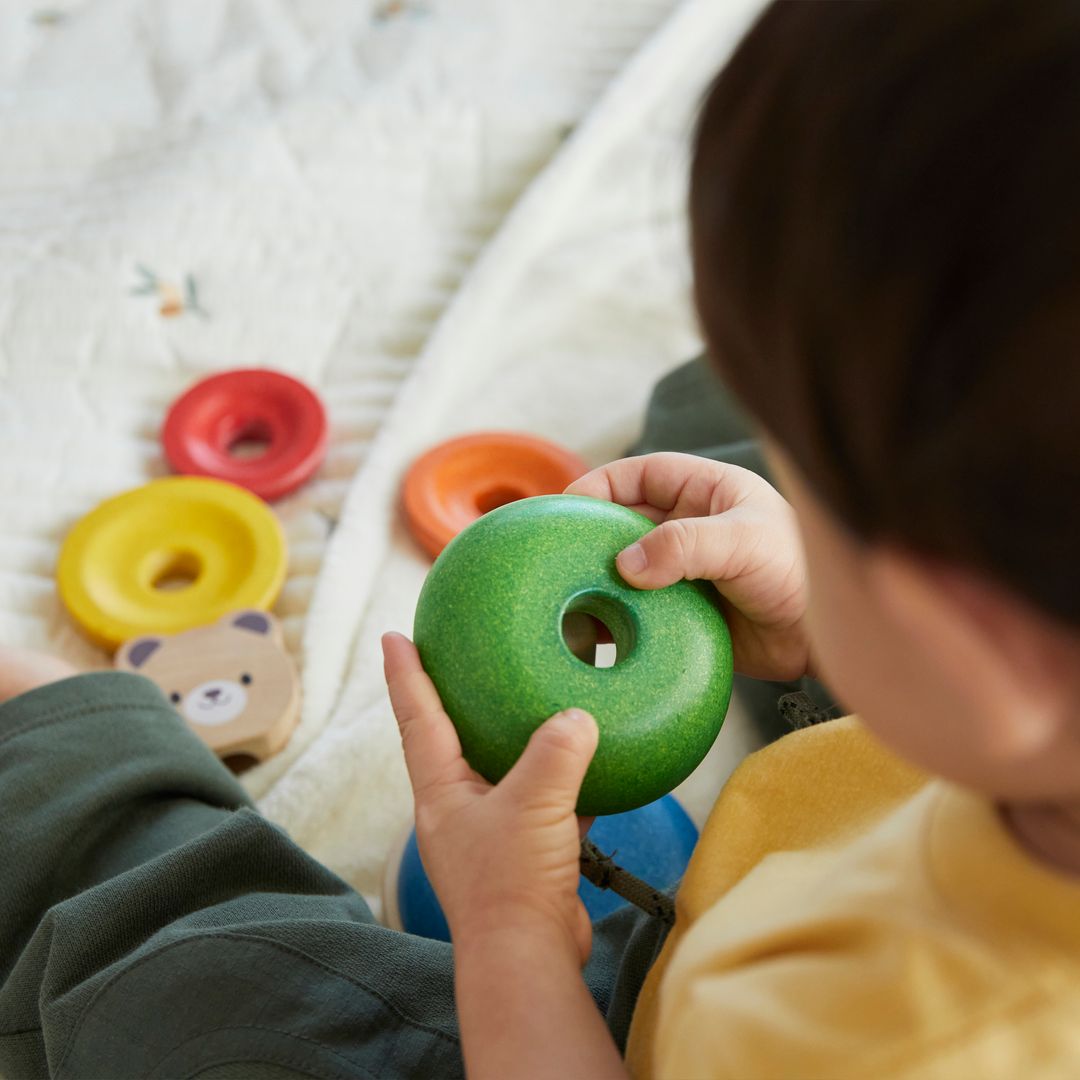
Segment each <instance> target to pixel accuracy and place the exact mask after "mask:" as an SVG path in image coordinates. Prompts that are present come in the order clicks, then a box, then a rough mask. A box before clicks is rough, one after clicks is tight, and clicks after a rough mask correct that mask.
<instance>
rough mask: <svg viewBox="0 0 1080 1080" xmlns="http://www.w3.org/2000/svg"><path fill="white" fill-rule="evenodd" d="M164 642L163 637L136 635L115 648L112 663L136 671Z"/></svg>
mask: <svg viewBox="0 0 1080 1080" xmlns="http://www.w3.org/2000/svg"><path fill="white" fill-rule="evenodd" d="M163 644H164V638H160V637H137V638H132V639H131V641H125V642H124V644H123V645H121V646H120V648H119V649H118V650H117V653H116V657H115V659H114V661H113V662H114V664H115V665H116V667H118V668H127V669H128V670H130V671H138V670H139V668H141V667H142V666H143V664H145V663H146V661H147V660H149V659H150V657H151V656H153V655H154V653H156V652H157V651H158V649H160V648H161V646H162V645H163Z"/></svg>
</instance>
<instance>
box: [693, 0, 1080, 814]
mask: <svg viewBox="0 0 1080 1080" xmlns="http://www.w3.org/2000/svg"><path fill="white" fill-rule="evenodd" d="M690 209H691V223H692V238H693V255H694V269H695V281H696V286H695V287H696V293H697V300H698V307H699V311H700V314H701V319H702V323H703V326H704V330H705V333H706V336H707V338H708V341H709V344H710V349H711V352H712V354H713V355H714V357H715V359H716V361H717V363H718V364H719V366H720V368H721V370H722V371H723V373H724V375H725V376H726V378H727V380H728V382H729V384H730V385H731V386H732V387H733V388H734V389H735V391H736V392H737V393H738V395H739V396H740V397H741V398H742V399H743V401H744V402H745V403H746V404H747V405H748V406H749V407H750V409H751V410H752V411H753V412H754V413H755V414H756V415H757V417H758V419H759V421H760V422H761V424H762V426H763V428H764V429H765V431H766V432H767V435H768V440H769V442H770V444H771V445H773V446H774V447H775V448H776V451H777V460H778V462H779V465H780V469H781V473H782V475H783V476H784V477H785V478H786V480H787V483H786V484H785V487H786V488H787V493H788V494H789V496H790V497H791V498H792V500H793V501H794V502H795V504H796V508H797V509H798V510H799V511H800V517H801V520H802V524H803V529H804V537H805V540H806V545H807V550H808V558H809V561H810V570H811V593H812V611H811V617H812V631H813V633H814V640H815V647H816V649H817V656H818V660H819V661H820V662H821V664H822V667H823V668H824V671H825V674H826V675H827V676H828V677H829V678H830V680H831V682H832V683H833V685H834V687H835V688H836V689H837V691H838V692H839V694H840V695H841V697H842V698H843V699H844V701H845V703H846V704H848V705H850V706H852V707H854V708H856V709H857V710H859V711H860V712H862V713H863V715H864V716H865V718H866V719H867V722H868V723H870V724H871V725H872V726H873V727H874V728H875V729H876V730H877V731H878V732H879V734H881V735H882V736H883V737H884V738H885V739H886V740H887V741H890V742H892V743H893V744H894V745H895V746H896V747H897V748H898V749H900V750H901V751H902V752H905V753H906V754H907V755H908V756H909V757H911V758H913V759H915V760H917V761H919V762H921V763H923V764H924V765H926V766H927V767H928V768H930V769H932V770H934V771H937V772H940V773H943V774H945V775H949V776H952V777H954V778H956V779H958V780H961V781H965V782H968V783H970V784H972V785H974V786H977V787H981V788H983V789H985V790H987V791H990V792H993V793H995V794H999V795H1002V796H1007V797H1017V798H1029V797H1058V796H1064V795H1067V794H1068V795H1074V794H1080V6H1078V5H1077V4H1075V3H1073V2H1066V0H1042V2H1040V3H1039V4H1031V5H1026V4H1017V3H1015V0H953V2H950V3H948V4H909V3H905V2H903V0H878V2H875V3H872V4H863V3H829V4H809V3H779V4H774V5H773V6H771V7H770V8H769V9H768V10H767V11H766V12H765V14H764V15H763V16H762V18H761V19H760V21H759V22H758V23H757V25H756V26H755V27H754V29H753V30H752V31H751V33H750V34H749V36H748V37H747V38H746V40H745V41H744V42H743V44H742V45H741V46H740V48H739V49H738V51H737V52H736V54H735V56H734V57H733V59H732V61H731V63H730V64H729V65H728V66H727V68H726V69H725V70H724V71H723V72H722V73H721V75H720V77H719V78H718V80H717V81H716V83H715V84H714V86H713V88H712V90H711V91H710V94H709V97H708V100H707V101H706V103H705V106H704V110H703V112H702V115H701V119H700V122H699V128H698V138H697V147H696V153H695V158H694V164H693V175H692V191H691V207H690Z"/></svg>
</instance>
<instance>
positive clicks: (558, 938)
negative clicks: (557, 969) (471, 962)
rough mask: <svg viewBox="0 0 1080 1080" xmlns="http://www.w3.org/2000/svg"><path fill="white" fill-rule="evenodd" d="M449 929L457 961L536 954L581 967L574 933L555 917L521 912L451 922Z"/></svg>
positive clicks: (523, 956) (544, 960)
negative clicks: (536, 915)
mask: <svg viewBox="0 0 1080 1080" xmlns="http://www.w3.org/2000/svg"><path fill="white" fill-rule="evenodd" d="M450 931H451V937H452V938H453V942H454V952H455V955H456V956H457V957H458V963H460V962H461V960H463V959H466V958H480V957H484V956H489V955H499V954H503V955H514V956H518V957H521V958H523V959H524V958H526V957H530V956H534V955H535V956H536V957H538V958H542V961H543V963H545V964H548V965H550V964H552V963H558V962H559V961H560V960H562V959H564V958H565V960H566V962H567V964H568V965H569V966H570V967H572V968H573V969H574V970H575V971H577V970H580V967H581V959H580V956H579V953H578V947H577V943H576V941H575V940H574V937H573V934H572V933H571V932H570V930H569V928H568V927H566V926H564V925H561V924H560V923H559V922H557V921H555V920H554V919H550V918H549V919H542V918H539V917H533V916H522V915H520V914H518V915H515V916H511V917H507V916H502V917H499V918H496V919H491V918H483V917H476V918H472V919H468V920H457V921H455V922H453V923H451V925H450Z"/></svg>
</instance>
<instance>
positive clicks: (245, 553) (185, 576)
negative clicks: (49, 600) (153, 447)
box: [57, 476, 286, 649]
mask: <svg viewBox="0 0 1080 1080" xmlns="http://www.w3.org/2000/svg"><path fill="white" fill-rule="evenodd" d="M285 563H286V549H285V538H284V536H283V535H282V532H281V526H280V525H279V524H278V522H277V518H275V517H274V515H273V513H272V511H271V510H270V508H269V507H268V506H267V505H266V504H265V503H264V502H262V501H261V500H259V499H257V498H256V497H255V496H254V495H251V494H249V493H248V492H246V491H243V490H242V489H241V488H238V487H234V486H233V485H232V484H224V483H222V482H221V481H219V480H207V479H203V478H202V477H187V476H172V477H167V478H165V479H164V480H154V481H152V482H151V483H149V484H146V485H145V486H143V487H140V488H136V489H135V490H134V491H128V492H126V493H125V494H123V495H118V496H117V497H116V498H113V499H109V500H107V501H106V502H103V503H102V504H101V505H100V506H98V507H97V508H96V509H95V510H92V511H91V512H90V513H89V514H87V515H86V516H85V517H84V518H82V519H81V520H80V521H79V522H77V523H76V525H75V527H74V528H73V529H72V530H71V532H70V533H68V536H67V539H66V540H65V541H64V546H63V548H62V549H61V551H60V562H59V565H58V566H57V585H58V588H59V590H60V598H61V599H62V600H63V602H64V606H65V607H66V608H67V609H68V611H69V612H70V613H71V615H72V617H73V618H74V619H75V621H76V622H77V623H78V624H79V625H80V626H81V627H82V629H83V630H84V631H85V633H86V634H87V636H88V637H90V638H91V639H93V640H94V641H95V642H97V643H98V644H99V645H103V646H104V647H106V648H108V649H115V648H116V647H117V646H118V645H120V644H121V643H122V642H124V641H127V640H128V638H133V637H138V636H140V635H143V634H176V633H179V632H180V631H182V630H190V629H191V628H193V627H195V626H201V625H203V624H205V623H209V622H213V621H214V620H215V619H218V618H220V617H221V616H222V615H224V614H225V613H226V612H229V611H235V610H237V609H239V608H258V609H261V610H265V609H266V608H269V607H270V605H271V604H273V602H274V600H275V599H277V595H278V593H279V592H280V591H281V585H282V582H283V581H284V580H285Z"/></svg>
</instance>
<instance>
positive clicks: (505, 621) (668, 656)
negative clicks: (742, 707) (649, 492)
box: [413, 495, 732, 815]
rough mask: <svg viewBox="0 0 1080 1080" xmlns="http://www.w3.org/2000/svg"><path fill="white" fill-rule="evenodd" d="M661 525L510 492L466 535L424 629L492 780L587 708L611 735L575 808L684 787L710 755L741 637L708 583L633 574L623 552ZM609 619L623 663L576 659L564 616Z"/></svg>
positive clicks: (436, 577) (434, 668) (607, 506)
mask: <svg viewBox="0 0 1080 1080" xmlns="http://www.w3.org/2000/svg"><path fill="white" fill-rule="evenodd" d="M652 527H653V525H652V522H650V521H649V520H648V518H645V517H643V516H642V515H641V514H638V513H636V512H635V511H633V510H628V509H627V508H626V507H623V506H617V505H615V504H614V503H609V502H603V501H601V500H599V499H588V498H583V497H581V496H575V495H543V496H539V497H537V498H532V499H522V500H520V501H519V502H514V503H509V504H507V505H506V506H502V507H500V508H498V509H497V510H493V511H492V512H491V513H489V514H486V515H484V517H482V518H480V519H479V520H478V521H476V522H474V523H473V524H472V525H470V526H469V527H468V528H467V529H465V530H464V531H463V532H461V533H459V534H458V536H456V537H455V538H454V539H453V540H452V541H451V542H450V544H449V545H448V546H447V547H446V549H445V550H444V551H443V553H442V554H441V555H440V556H439V558H438V560H437V561H436V563H435V565H434V566H433V567H432V569H431V572H430V574H429V575H428V578H427V581H426V582H425V583H424V587H423V590H422V591H421V593H420V600H419V603H418V605H417V609H416V619H415V623H414V626H413V636H414V638H415V640H416V645H417V648H418V649H419V651H420V658H421V660H422V662H423V664H424V668H425V669H426V670H427V672H428V674H429V675H430V676H431V679H432V681H433V682H434V683H435V686H436V687H437V688H438V691H439V694H440V695H441V697H442V700H443V705H444V706H445V708H446V711H447V713H448V714H449V716H450V718H451V719H452V720H453V721H454V725H455V727H456V728H457V730H458V734H459V736H460V738H461V746H462V750H463V751H464V754H465V757H466V759H467V760H468V762H469V763H470V765H472V767H473V768H474V769H476V771H477V772H479V773H480V774H481V775H482V776H484V777H485V778H486V779H488V780H490V781H491V782H492V783H494V782H497V781H498V780H499V779H501V778H502V777H503V776H504V775H505V774H506V772H507V771H508V770H509V769H510V767H511V766H512V765H513V764H514V762H515V761H516V760H517V759H518V757H519V755H520V754H521V752H522V751H523V750H524V748H525V744H526V743H527V742H528V740H529V736H530V735H531V734H532V733H533V731H534V730H535V729H536V728H537V727H538V726H539V725H540V724H541V723H542V722H543V721H544V720H545V719H547V717H549V716H550V715H551V714H552V713H556V712H559V711H560V710H562V709H567V708H570V707H572V706H576V707H578V708H581V709H585V710H586V711H587V712H590V713H592V715H593V716H594V717H595V718H596V722H597V724H598V726H599V728H600V745H599V747H598V749H597V751H596V757H595V758H594V759H593V762H592V765H591V766H590V767H589V771H588V773H587V774H586V777H585V782H584V784H583V785H582V788H581V797H580V799H579V801H578V812H579V813H580V814H589V815H591V814H617V813H622V812H623V811H626V810H632V809H634V808H636V807H638V806H643V805H645V804H646V803H649V802H652V801H653V800H654V799H658V798H660V797H661V796H662V795H664V794H666V793H667V792H669V791H670V790H671V789H672V788H674V787H676V786H677V785H678V784H679V783H681V782H682V781H683V780H684V779H686V777H687V776H689V775H690V773H691V772H692V771H693V770H694V768H695V767H696V766H697V765H698V763H699V762H700V761H701V759H702V758H703V757H704V756H705V754H706V753H707V752H708V750H709V747H710V746H712V744H713V742H714V740H715V739H716V736H717V733H718V732H719V731H720V725H721V724H722V723H723V720H724V715H725V713H726V712H727V706H728V701H729V700H730V697H731V682H732V658H731V636H730V634H729V633H728V628H727V624H726V623H725V621H724V617H723V615H722V614H721V612H720V605H719V597H718V594H717V593H716V590H715V589H714V588H713V587H712V586H711V585H705V584H703V583H699V582H690V581H681V582H678V583H676V584H675V585H671V586H670V587H668V588H666V589H657V590H638V589H634V588H632V587H631V586H629V585H627V584H626V582H624V581H623V579H622V577H621V576H620V575H619V572H618V570H617V569H616V567H615V556H616V555H617V554H618V553H619V552H620V551H621V550H622V549H623V548H624V547H626V546H627V545H628V544H632V543H633V542H634V541H635V540H639V539H640V538H641V537H642V536H644V535H645V533H647V532H648V531H649V530H650V529H651V528H652ZM575 611H581V612H585V613H587V614H589V615H594V616H596V617H597V618H599V619H600V620H601V621H603V622H604V623H605V624H606V625H607V626H608V628H609V629H610V630H611V632H612V635H613V637H614V639H615V644H616V648H617V650H618V661H617V663H616V664H615V666H614V667H610V668H596V667H593V666H592V665H591V664H588V663H586V662H585V661H582V660H579V659H578V658H577V657H576V656H575V655H574V654H573V653H572V652H571V651H570V648H569V646H568V645H567V644H566V641H565V640H564V639H563V633H562V620H563V616H564V615H565V614H566V613H567V612H575Z"/></svg>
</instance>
